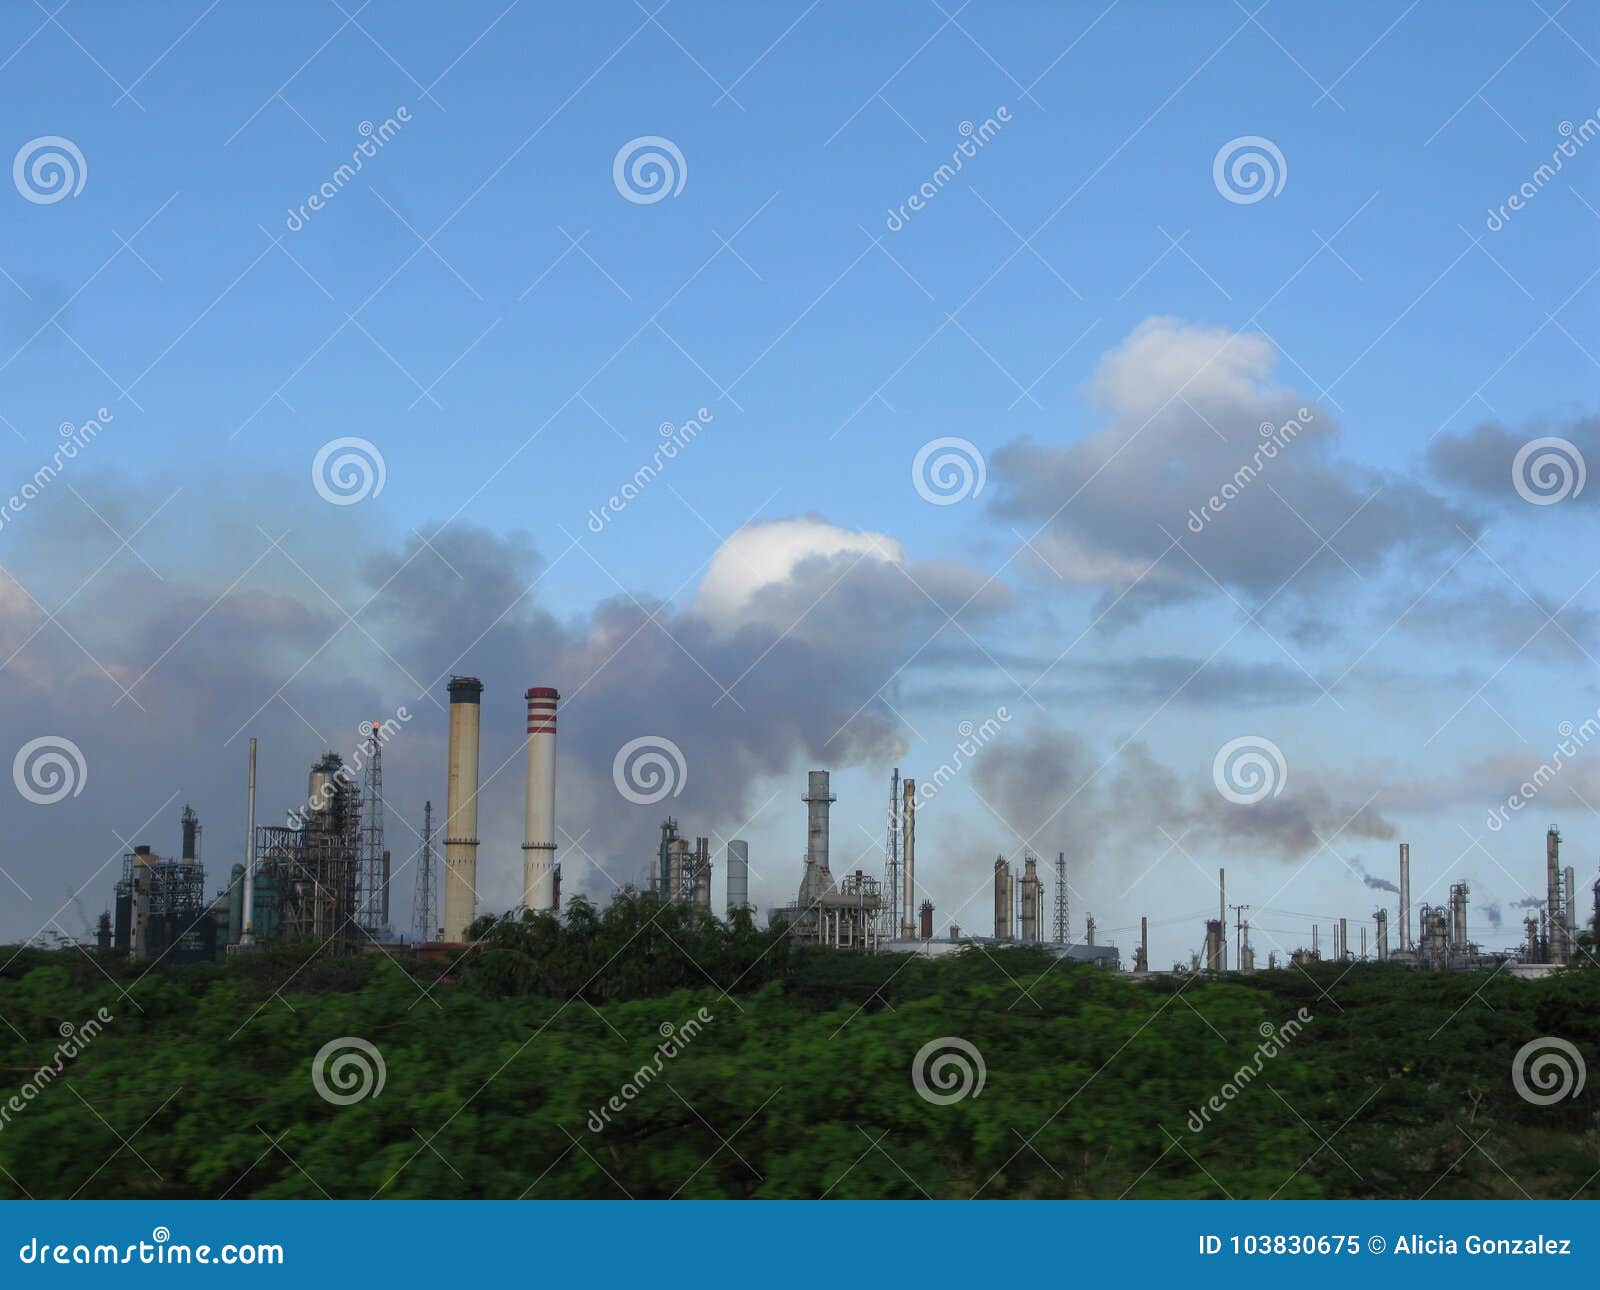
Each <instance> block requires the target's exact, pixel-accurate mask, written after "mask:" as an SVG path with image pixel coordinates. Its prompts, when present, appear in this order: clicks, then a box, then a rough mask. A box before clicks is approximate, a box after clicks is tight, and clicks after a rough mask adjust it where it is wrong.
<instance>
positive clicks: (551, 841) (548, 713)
mask: <svg viewBox="0 0 1600 1290" xmlns="http://www.w3.org/2000/svg"><path fill="white" fill-rule="evenodd" d="M560 697H561V696H560V695H559V694H557V693H556V691H554V690H552V689H550V688H549V687H548V686H539V687H536V688H534V689H532V690H529V691H528V799H527V816H526V826H525V828H524V831H523V843H522V903H523V905H524V906H526V907H527V908H528V909H552V908H554V906H555V879H554V874H553V872H552V871H553V869H554V867H555V860H556V700H557V699H558V698H560Z"/></svg>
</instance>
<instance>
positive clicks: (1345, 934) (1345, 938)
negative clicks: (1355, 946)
mask: <svg viewBox="0 0 1600 1290" xmlns="http://www.w3.org/2000/svg"><path fill="white" fill-rule="evenodd" d="M1349 937H1350V928H1349V926H1348V925H1347V924H1346V923H1345V921H1344V919H1342V918H1341V919H1340V920H1339V962H1341V963H1343V962H1344V961H1345V960H1346V959H1347V958H1349V957H1350V940H1349Z"/></svg>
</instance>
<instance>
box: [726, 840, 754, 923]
mask: <svg viewBox="0 0 1600 1290" xmlns="http://www.w3.org/2000/svg"><path fill="white" fill-rule="evenodd" d="M727 863H728V916H729V917H730V918H731V917H732V916H733V913H734V911H735V910H739V909H749V908H750V844H749V843H748V842H745V841H743V840H741V839H739V838H735V839H734V840H733V841H732V842H730V843H728V862H727Z"/></svg>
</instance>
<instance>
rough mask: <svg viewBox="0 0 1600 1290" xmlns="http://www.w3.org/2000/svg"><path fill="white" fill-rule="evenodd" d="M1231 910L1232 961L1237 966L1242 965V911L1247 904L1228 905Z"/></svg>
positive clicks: (1247, 906) (1245, 908) (1246, 907)
mask: <svg viewBox="0 0 1600 1290" xmlns="http://www.w3.org/2000/svg"><path fill="white" fill-rule="evenodd" d="M1228 908H1229V909H1231V910H1233V961H1234V963H1235V964H1237V965H1238V966H1239V967H1243V966H1244V911H1245V910H1247V909H1249V908H1250V906H1249V905H1229V906H1228Z"/></svg>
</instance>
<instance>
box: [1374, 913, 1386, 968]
mask: <svg viewBox="0 0 1600 1290" xmlns="http://www.w3.org/2000/svg"><path fill="white" fill-rule="evenodd" d="M1372 917H1373V918H1374V919H1375V920H1376V922H1377V924H1378V962H1380V963H1387V962H1388V961H1389V911H1388V910H1387V909H1380V910H1378V912H1377V913H1375V914H1374V915H1373V916H1372Z"/></svg>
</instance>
